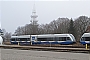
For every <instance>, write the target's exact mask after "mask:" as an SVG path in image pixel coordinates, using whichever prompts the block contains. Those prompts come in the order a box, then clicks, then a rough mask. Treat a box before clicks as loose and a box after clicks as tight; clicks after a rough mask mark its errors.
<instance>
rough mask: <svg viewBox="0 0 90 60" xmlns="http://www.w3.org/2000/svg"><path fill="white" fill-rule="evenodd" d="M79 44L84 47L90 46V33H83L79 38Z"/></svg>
mask: <svg viewBox="0 0 90 60" xmlns="http://www.w3.org/2000/svg"><path fill="white" fill-rule="evenodd" d="M80 43H81V44H83V45H85V44H89V45H90V33H84V34H83V35H82V36H81V39H80Z"/></svg>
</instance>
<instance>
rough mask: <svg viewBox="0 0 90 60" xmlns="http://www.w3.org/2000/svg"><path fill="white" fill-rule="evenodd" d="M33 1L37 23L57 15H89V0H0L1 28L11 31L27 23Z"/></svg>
mask: <svg viewBox="0 0 90 60" xmlns="http://www.w3.org/2000/svg"><path fill="white" fill-rule="evenodd" d="M34 2H35V5H36V12H37V15H38V18H37V19H38V23H39V24H46V23H49V22H51V21H53V20H54V19H57V18H58V17H68V18H73V19H75V18H77V17H79V16H81V15H85V16H88V17H90V1H0V4H1V5H0V11H1V12H0V20H1V24H2V25H1V26H2V28H4V29H5V30H6V31H7V32H12V33H13V32H14V31H15V30H16V29H17V27H18V26H24V25H25V24H29V23H30V20H31V18H30V16H31V14H32V9H33V5H34Z"/></svg>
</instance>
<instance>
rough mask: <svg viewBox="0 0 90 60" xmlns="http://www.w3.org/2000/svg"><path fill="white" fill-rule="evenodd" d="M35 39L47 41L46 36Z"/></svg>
mask: <svg viewBox="0 0 90 60" xmlns="http://www.w3.org/2000/svg"><path fill="white" fill-rule="evenodd" d="M37 41H47V38H37Z"/></svg>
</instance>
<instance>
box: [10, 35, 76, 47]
mask: <svg viewBox="0 0 90 60" xmlns="http://www.w3.org/2000/svg"><path fill="white" fill-rule="evenodd" d="M13 37H14V36H12V37H11V44H14V43H16V44H17V43H18V42H19V43H20V44H31V45H33V44H73V43H75V42H76V40H75V38H74V36H73V35H72V34H44V35H22V36H17V37H16V36H15V37H16V38H14V41H13ZM15 39H16V40H15Z"/></svg>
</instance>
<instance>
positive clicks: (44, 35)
mask: <svg viewBox="0 0 90 60" xmlns="http://www.w3.org/2000/svg"><path fill="white" fill-rule="evenodd" d="M56 36H57V37H69V34H43V35H38V37H56Z"/></svg>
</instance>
